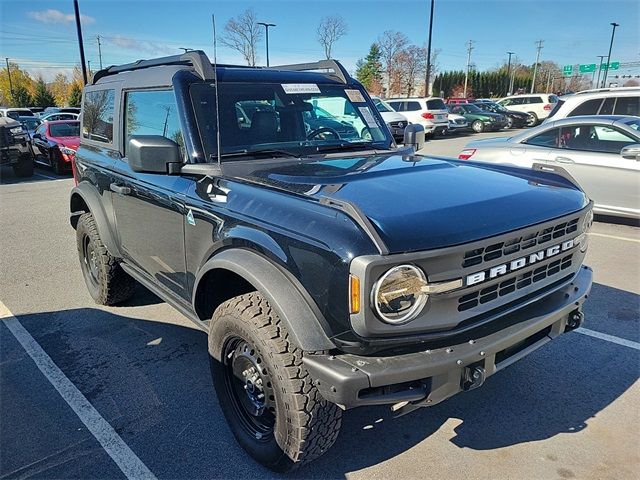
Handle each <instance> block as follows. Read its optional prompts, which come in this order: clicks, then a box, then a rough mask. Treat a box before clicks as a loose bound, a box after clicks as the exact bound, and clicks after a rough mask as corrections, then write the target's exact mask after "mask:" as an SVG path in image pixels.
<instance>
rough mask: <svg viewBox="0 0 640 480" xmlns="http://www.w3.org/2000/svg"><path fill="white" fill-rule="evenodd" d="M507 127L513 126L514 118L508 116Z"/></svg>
mask: <svg viewBox="0 0 640 480" xmlns="http://www.w3.org/2000/svg"><path fill="white" fill-rule="evenodd" d="M507 128H513V118H511V117H507Z"/></svg>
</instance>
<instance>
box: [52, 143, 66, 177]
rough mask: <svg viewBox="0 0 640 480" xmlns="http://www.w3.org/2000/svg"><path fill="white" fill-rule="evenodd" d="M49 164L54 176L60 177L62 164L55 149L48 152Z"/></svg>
mask: <svg viewBox="0 0 640 480" xmlns="http://www.w3.org/2000/svg"><path fill="white" fill-rule="evenodd" d="M49 164H50V165H51V167H52V168H53V171H54V172H55V173H56V175H62V173H63V169H62V162H61V160H60V155H58V153H57V152H56V150H55V149H52V150H51V151H49Z"/></svg>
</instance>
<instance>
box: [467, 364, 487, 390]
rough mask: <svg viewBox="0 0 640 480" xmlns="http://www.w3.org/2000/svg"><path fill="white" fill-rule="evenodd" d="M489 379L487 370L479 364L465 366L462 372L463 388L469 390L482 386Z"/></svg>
mask: <svg viewBox="0 0 640 480" xmlns="http://www.w3.org/2000/svg"><path fill="white" fill-rule="evenodd" d="M486 379H487V371H486V370H485V369H484V367H481V366H479V365H475V366H469V367H465V368H464V370H463V374H462V390H464V391H465V392H468V391H469V390H474V389H476V388H478V387H481V386H482V384H483V383H484V381H485V380H486Z"/></svg>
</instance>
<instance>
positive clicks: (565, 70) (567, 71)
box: [562, 65, 573, 77]
mask: <svg viewBox="0 0 640 480" xmlns="http://www.w3.org/2000/svg"><path fill="white" fill-rule="evenodd" d="M572 74H573V65H565V66H564V67H562V75H564V76H565V77H570V76H571V75H572Z"/></svg>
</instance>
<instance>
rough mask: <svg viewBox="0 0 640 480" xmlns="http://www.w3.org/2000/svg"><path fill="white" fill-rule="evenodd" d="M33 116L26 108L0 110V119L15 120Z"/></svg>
mask: <svg viewBox="0 0 640 480" xmlns="http://www.w3.org/2000/svg"><path fill="white" fill-rule="evenodd" d="M33 116H34V115H33V112H32V111H31V110H29V109H28V108H0V117H9V118H13V119H14V120H17V119H18V117H33Z"/></svg>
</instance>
